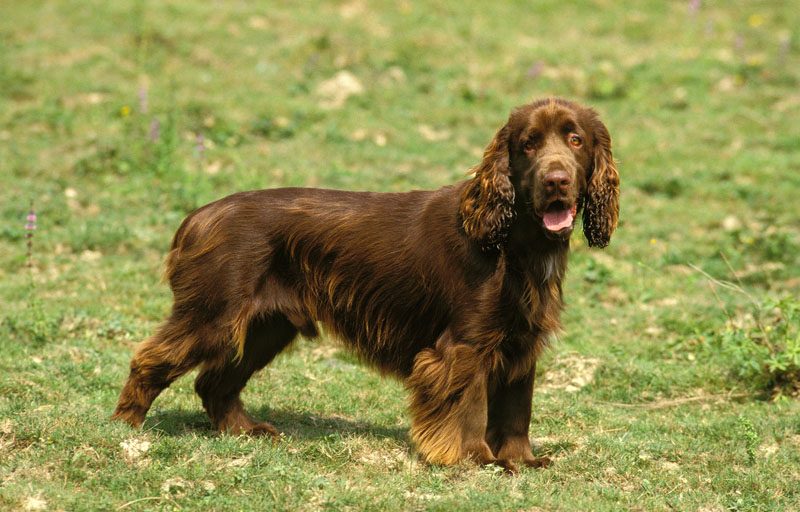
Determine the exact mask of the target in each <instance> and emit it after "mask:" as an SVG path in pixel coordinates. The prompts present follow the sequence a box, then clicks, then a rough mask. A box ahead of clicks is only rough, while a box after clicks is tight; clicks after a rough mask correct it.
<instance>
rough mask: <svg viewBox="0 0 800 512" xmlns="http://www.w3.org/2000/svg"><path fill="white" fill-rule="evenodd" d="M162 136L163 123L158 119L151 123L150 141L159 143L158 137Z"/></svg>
mask: <svg viewBox="0 0 800 512" xmlns="http://www.w3.org/2000/svg"><path fill="white" fill-rule="evenodd" d="M160 135H161V123H160V122H159V121H158V119H157V118H155V117H154V118H153V120H152V121H150V141H151V142H158V137H159V136H160Z"/></svg>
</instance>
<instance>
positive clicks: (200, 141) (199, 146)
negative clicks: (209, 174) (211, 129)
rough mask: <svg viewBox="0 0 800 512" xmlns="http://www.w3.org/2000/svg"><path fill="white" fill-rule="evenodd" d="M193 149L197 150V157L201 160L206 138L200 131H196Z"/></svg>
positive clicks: (203, 154) (203, 155)
mask: <svg viewBox="0 0 800 512" xmlns="http://www.w3.org/2000/svg"><path fill="white" fill-rule="evenodd" d="M195 142H196V144H195V150H196V151H197V158H198V159H200V160H201V161H202V160H203V158H204V157H205V152H206V138H205V137H204V136H203V134H202V133H198V134H197V137H196V139H195Z"/></svg>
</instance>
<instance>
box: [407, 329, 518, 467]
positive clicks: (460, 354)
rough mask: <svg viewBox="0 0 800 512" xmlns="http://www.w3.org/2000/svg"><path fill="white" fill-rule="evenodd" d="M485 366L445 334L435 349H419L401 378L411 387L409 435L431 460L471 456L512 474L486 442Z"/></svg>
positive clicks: (440, 461)
mask: <svg viewBox="0 0 800 512" xmlns="http://www.w3.org/2000/svg"><path fill="white" fill-rule="evenodd" d="M487 374H488V368H487V365H486V364H485V362H484V361H482V360H481V357H480V356H479V354H478V352H477V351H476V350H475V349H474V348H473V347H471V346H469V345H466V344H462V343H454V342H453V341H452V338H451V337H450V335H449V334H445V335H444V336H443V337H442V339H440V340H439V341H438V342H437V343H436V347H435V348H429V349H425V350H422V351H421V352H420V353H419V354H418V355H417V357H416V358H415V360H414V369H413V371H412V373H411V376H410V377H409V378H408V380H407V381H406V386H407V387H408V388H409V390H410V391H411V416H412V420H411V421H412V425H411V437H412V439H413V440H414V443H415V444H416V445H417V448H418V450H419V452H420V453H421V454H422V456H423V457H424V458H425V460H427V461H428V462H430V463H433V464H446V465H450V464H455V463H457V462H459V461H461V460H463V459H471V460H474V461H476V462H477V463H479V464H482V465H483V464H497V465H498V466H501V467H503V468H504V469H505V470H506V471H510V472H515V471H516V470H517V468H516V466H515V465H514V463H513V462H511V461H510V460H505V459H497V458H496V457H495V456H494V454H493V453H492V450H491V448H489V445H488V444H487V443H486V426H487V420H488V409H487Z"/></svg>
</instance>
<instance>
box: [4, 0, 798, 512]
mask: <svg viewBox="0 0 800 512" xmlns="http://www.w3.org/2000/svg"><path fill="white" fill-rule="evenodd" d="M692 5H693V2H654V1H653V2H635V3H634V2H630V3H624V2H604V1H600V0H595V1H588V0H586V1H578V2H569V3H565V2H556V1H553V0H545V1H542V2H537V3H536V5H535V6H532V5H530V4H529V3H526V2H498V3H494V4H492V5H491V6H489V5H488V4H481V5H478V4H477V3H476V4H473V3H469V2H430V3H422V2H369V3H368V2H362V1H359V0H353V1H348V2H345V3H330V2H300V3H297V2H272V3H271V5H270V6H269V7H268V8H263V9H257V8H256V7H253V6H249V5H247V4H246V3H237V4H230V5H228V4H214V5H213V6H212V5H211V4H205V3H202V2H179V1H167V2H152V1H150V2H147V1H144V0H140V1H138V2H99V1H84V2H72V1H63V2H52V1H51V2H47V1H31V2H22V3H20V2H17V3H13V4H12V3H5V4H3V5H0V178H2V184H3V186H2V187H1V188H0V247H2V251H0V302H1V303H2V304H3V308H2V311H1V312H0V318H2V324H1V325H0V509H9V510H15V509H29V510H37V509H45V508H48V509H54V510H60V509H64V510H97V509H105V510H108V509H120V510H153V509H158V510H170V509H175V510H177V509H215V510H223V509H224V510H227V509H241V510H253V509H256V510H258V509H265V510H269V509H274V510H283V509H302V510H314V509H326V510H345V509H364V510H417V509H421V510H454V509H458V510H485V509H487V508H496V509H501V510H620V509H634V510H666V509H675V510H703V511H721V510H792V509H797V508H800V492H798V489H800V470H799V469H798V468H800V455H798V454H800V404H798V402H797V399H796V398H793V397H792V396H791V394H792V393H791V388H787V389H786V390H785V391H784V392H778V393H775V392H774V391H775V390H774V389H773V390H772V392H771V394H770V393H765V389H764V388H763V387H762V386H760V385H759V382H760V379H758V378H749V377H747V374H746V373H745V374H743V373H742V372H741V371H739V369H740V368H741V363H742V361H741V356H742V353H743V352H741V351H740V352H735V353H734V354H733V355H732V354H731V351H730V350H723V349H722V348H721V347H720V343H725V339H727V338H725V336H726V333H731V332H735V333H736V336H737V337H736V340H737V343H746V342H747V340H748V339H750V338H752V337H751V336H749V335H748V333H756V332H757V329H756V327H755V326H754V321H755V320H754V318H756V319H757V318H760V316H759V313H758V312H756V313H755V314H754V312H753V309H752V308H753V307H752V302H751V300H750V299H749V298H748V295H749V296H750V297H754V298H756V300H757V302H758V303H759V304H775V303H778V302H779V301H781V300H783V301H791V300H793V298H794V299H796V297H797V292H798V289H800V280H798V275H800V228H798V226H800V210H798V208H797V207H796V204H797V195H798V192H799V191H800V125H798V123H797V118H798V114H800V94H798V92H797V91H798V85H799V84H800V48H799V47H798V42H797V41H798V34H797V29H796V27H797V26H800V12H798V10H797V9H796V6H795V5H794V3H792V2H768V1H753V2H749V1H748V2H743V1H736V2H726V3H719V2H701V3H700V6H699V8H694V7H692ZM341 71H347V72H349V73H351V74H352V76H354V77H356V79H357V81H358V82H359V83H360V84H361V88H362V90H361V92H357V93H355V94H352V95H351V96H350V97H347V98H345V99H342V98H337V97H336V94H337V93H330V94H332V95H330V94H329V95H326V94H324V86H323V84H324V83H325V82H326V81H328V80H330V79H332V78H334V77H336V76H337V73H340V72H341ZM340 78H341V76H340ZM345 78H346V77H345ZM338 90H341V87H340V88H339V89H338ZM551 94H557V95H561V96H565V97H569V98H572V99H575V100H578V101H580V102H583V103H588V104H590V105H592V106H593V107H595V108H596V109H597V110H598V111H599V112H600V113H601V115H602V117H603V118H604V120H605V121H606V124H607V125H608V127H609V129H610V131H611V133H612V136H613V137H614V148H615V156H616V158H617V159H618V160H619V165H620V170H621V174H622V177H623V195H622V215H621V225H620V229H619V231H618V232H617V234H616V235H615V238H614V239H613V240H612V244H611V246H610V247H609V248H608V249H606V250H604V251H595V250H592V251H590V250H588V249H587V248H586V246H585V243H584V242H583V241H582V240H580V239H578V238H576V239H575V244H574V252H573V254H572V258H571V263H570V271H569V274H568V278H567V283H566V290H565V295H566V298H567V301H568V303H569V305H568V309H567V311H566V313H565V317H564V321H565V322H564V323H565V333H564V335H563V336H561V338H560V340H559V341H558V343H556V344H555V346H554V348H553V349H552V350H551V351H549V352H548V353H547V355H546V356H545V360H544V361H543V362H542V364H540V365H539V372H540V376H539V381H540V382H541V383H542V384H541V386H540V389H539V390H538V391H537V392H536V393H535V396H534V410H535V412H534V416H535V417H534V420H533V423H532V428H531V432H532V437H533V438H534V444H535V452H536V453H538V454H549V455H550V456H551V457H553V458H554V459H555V464H554V466H553V467H551V468H549V469H547V470H540V471H525V472H523V473H522V474H521V475H520V476H518V477H514V478H508V477H505V476H503V475H501V474H499V473H498V472H497V470H496V469H495V468H491V467H490V468H475V467H471V466H468V465H465V466H460V467H455V468H440V467H429V466H427V465H424V464H421V463H419V462H418V461H417V459H416V456H415V454H414V452H413V450H412V448H411V446H410V442H409V439H408V434H407V429H408V417H407V415H406V413H405V403H406V402H405V399H406V396H405V391H404V390H403V388H402V386H401V385H400V384H399V383H397V382H394V381H391V380H384V379H381V378H380V377H378V376H377V375H376V374H375V373H374V372H372V371H371V370H369V369H367V368H364V367H363V366H361V365H359V364H357V363H356V362H355V361H354V360H353V359H352V357H350V356H349V355H347V354H346V353H345V352H343V351H340V350H339V349H338V348H337V345H336V344H335V343H334V342H333V341H331V340H328V339H323V340H321V341H319V342H307V341H300V342H298V343H297V344H296V346H295V348H294V349H293V350H292V351H290V353H288V354H286V355H283V356H281V357H280V358H279V359H278V360H277V361H276V362H275V363H274V364H273V365H271V366H270V367H269V368H268V369H266V370H265V371H264V372H262V373H261V374H260V375H259V376H258V377H257V378H255V379H254V380H253V381H252V383H251V384H250V385H249V386H248V388H247V390H246V391H245V396H244V399H245V402H246V403H247V404H249V407H250V409H251V410H252V411H253V412H254V413H255V414H256V415H258V416H259V417H264V418H268V419H270V421H272V422H273V423H274V424H275V425H276V426H277V427H278V428H279V429H280V430H282V431H283V432H284V434H285V438H284V440H283V441H282V442H280V443H278V444H275V445H273V444H271V443H270V442H267V441H265V440H258V439H248V438H236V437H230V436H218V435H216V434H214V433H213V432H212V431H211V430H210V426H209V423H208V421H207V419H206V417H205V416H204V414H203V413H202V410H201V407H200V404H199V401H198V399H197V398H196V397H195V395H194V393H193V391H192V379H191V378H188V377H187V378H184V379H182V380H180V381H179V382H178V383H176V384H175V385H173V386H172V387H171V388H170V389H169V390H168V391H166V392H165V393H164V394H163V395H162V396H161V397H160V398H159V399H158V400H157V401H156V403H155V405H154V408H153V410H152V412H151V414H150V415H149V417H148V420H147V422H146V423H145V427H144V429H143V430H142V431H133V430H131V429H129V428H128V427H126V426H124V425H120V424H116V423H111V422H109V421H108V417H109V415H110V413H111V411H112V409H113V406H114V404H115V400H116V397H117V394H118V392H119V389H120V386H121V384H122V382H123V379H124V377H125V375H126V371H127V364H128V361H129V358H130V355H131V353H132V350H133V348H134V346H135V344H136V343H137V342H138V341H139V340H141V339H142V338H143V337H145V336H147V335H148V334H149V333H150V332H152V330H153V329H154V327H155V326H156V325H157V324H158V322H159V321H160V320H161V319H162V318H163V317H164V315H165V314H166V312H167V310H168V308H169V304H170V302H169V300H170V296H169V291H168V289H167V288H166V287H165V286H164V285H163V283H161V282H160V280H159V278H160V275H161V269H162V260H163V256H164V254H165V252H166V249H167V247H168V244H169V240H170V237H171V235H172V233H173V232H174V230H175V229H176V228H177V226H178V224H179V223H180V220H181V219H182V218H183V216H184V215H185V214H186V213H187V212H189V211H190V210H191V209H193V208H195V207H197V206H199V205H202V204H204V203H206V202H208V201H211V200H213V199H215V198H218V197H221V196H223V195H226V194H228V193H231V192H234V191H238V190H242V189H249V188H265V187H278V186H326V187H335V188H349V189H362V190H364V189H369V190H384V191H389V190H391V191H402V190H409V189H414V188H432V187H438V186H442V185H444V184H447V183H451V182H453V181H456V180H458V179H462V178H463V177H464V175H465V173H466V171H467V169H468V168H469V167H470V166H472V165H474V164H475V163H476V161H477V159H478V158H479V155H480V152H481V150H482V146H483V145H484V144H486V143H487V142H488V141H489V139H490V137H491V136H492V134H493V132H494V130H495V129H496V128H497V127H499V126H500V125H501V124H502V122H503V121H504V120H505V116H506V115H507V113H508V111H509V110H510V108H512V107H513V106H515V105H518V104H521V103H524V102H526V101H529V100H530V99H532V98H536V97H541V96H545V95H551ZM331 103H332V104H334V106H333V107H331V106H330V104H331ZM326 105H327V106H326ZM31 200H32V201H33V202H34V205H35V208H36V212H37V214H38V229H37V230H36V232H35V236H34V240H33V263H34V265H33V267H32V268H31V269H30V271H29V269H27V268H26V254H25V253H26V249H25V241H26V239H25V229H24V227H25V215H26V213H27V211H28V207H29V202H30V201H31ZM693 267H696V268H697V269H701V270H702V272H700V271H697V270H695V269H694V268H693ZM704 273H707V274H708V276H712V277H713V280H712V279H709V277H707V276H706V275H704ZM715 280H727V281H732V282H734V283H736V286H738V287H740V289H741V290H744V291H746V292H747V295H745V294H742V293H738V292H737V291H736V290H731V289H730V288H729V287H724V286H719V285H718V284H717V282H716V281H715ZM763 316H764V317H765V318H766V317H770V316H771V314H769V311H767V312H765V314H764V315H763ZM773 316H774V315H773ZM793 318H796V317H793ZM785 331H786V332H793V333H797V330H796V326H794V327H792V326H788V327H785ZM737 346H738V345H737ZM744 353H749V352H744ZM737 357H738V359H737ZM769 397H771V398H772V399H768V398H769Z"/></svg>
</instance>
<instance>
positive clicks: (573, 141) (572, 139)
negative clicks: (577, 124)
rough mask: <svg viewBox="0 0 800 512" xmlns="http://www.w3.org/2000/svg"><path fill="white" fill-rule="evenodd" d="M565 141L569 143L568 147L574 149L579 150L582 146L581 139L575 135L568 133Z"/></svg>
mask: <svg viewBox="0 0 800 512" xmlns="http://www.w3.org/2000/svg"><path fill="white" fill-rule="evenodd" d="M567 140H568V141H569V144H570V146H572V147H574V148H579V147H581V146H583V139H581V136H580V135H578V134H577V133H570V134H569V135H567Z"/></svg>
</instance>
